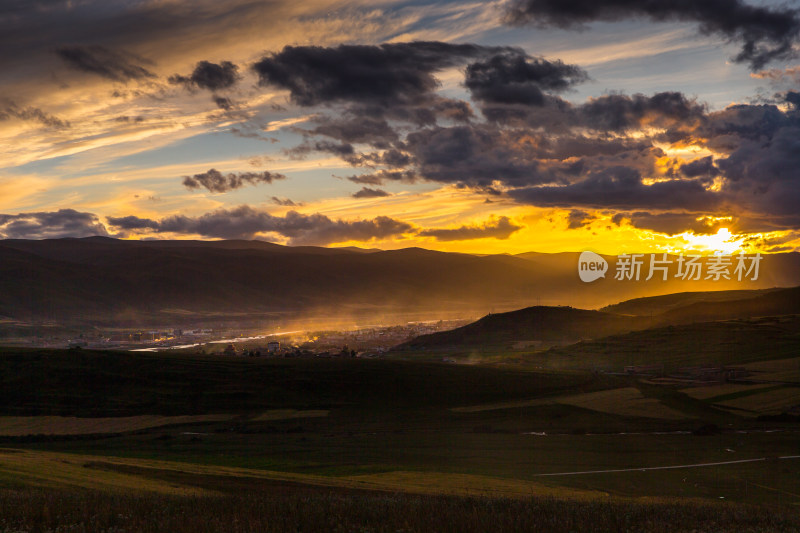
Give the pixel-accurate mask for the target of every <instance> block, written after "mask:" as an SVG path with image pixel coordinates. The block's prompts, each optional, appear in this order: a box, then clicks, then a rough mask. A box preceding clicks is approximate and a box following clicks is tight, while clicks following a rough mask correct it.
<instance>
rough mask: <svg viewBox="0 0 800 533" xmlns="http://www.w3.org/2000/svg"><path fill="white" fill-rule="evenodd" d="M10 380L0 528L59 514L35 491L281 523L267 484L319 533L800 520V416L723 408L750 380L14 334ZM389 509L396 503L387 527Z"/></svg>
mask: <svg viewBox="0 0 800 533" xmlns="http://www.w3.org/2000/svg"><path fill="white" fill-rule="evenodd" d="M762 363H763V365H762V366H763V370H764V372H772V373H774V372H777V371H780V370H781V369H783V370H784V371H788V372H791V371H793V368H794V367H792V366H791V365H789V366H786V365H785V364H783V363H776V364H777V366H775V365H773V366H769V365H766V360H764V361H762ZM784 367H786V368H784ZM0 384H1V385H2V389H1V390H2V397H3V402H2V403H0V427H1V426H2V422H3V421H4V420H5V421H6V422H7V423H8V422H10V421H14V423H15V424H16V426H14V427H16V428H17V429H16V430H15V431H13V432H11V431H6V435H5V436H0V448H2V449H0V513H3V514H2V516H4V517H14V516H16V517H17V518H13V519H9V518H5V519H6V522H4V523H0V531H3V530H4V529H3V528H5V530H9V531H14V530H20V529H21V530H26V529H25V527H23V526H22V525H20V524H23V522H24V520H28V519H31V520H34V521H35V520H39V522H38V523H39V524H43V523H45V522H47V520H50V522H47V523H52V522H53V521H57V519H56V518H54V517H53V516H50V517H49V518H48V517H46V516H43V515H36V516H38V517H39V518H37V519H32V518H30V517H27V518H26V517H25V516H22V515H20V514H19V512H17V511H16V510H15V509H16V508H15V507H14V504H12V503H11V502H14V501H15V500H14V498H22V496H21V495H27V496H25V497H26V498H27V499H26V500H25V501H26V502H27V501H49V502H52V505H55V506H56V507H58V509H59V514H58V516H61V517H62V518H63V519H64V520H67V518H66V517H70V518H69V520H74V521H75V523H79V522H81V521H85V520H88V519H89V518H90V517H87V516H84V515H82V514H81V512H82V511H81V509H84V510H86V509H89V508H90V504H89V502H93V501H97V502H102V503H101V505H102V506H103V508H104V509H107V512H106V511H104V513H106V514H103V516H104V517H105V518H102V520H106V522H104V524H105V525H104V526H103V527H105V528H106V530H108V531H112V530H113V527H120V528H125V527H129V528H133V530H140V529H138V528H139V527H144V526H143V525H142V524H143V523H144V522H137V521H138V520H141V516H144V515H146V514H147V513H151V516H156V515H152V513H157V511H156V510H155V508H154V507H151V506H152V501H153V500H152V499H153V498H156V497H157V498H166V500H165V501H168V502H169V505H167V506H166V508H165V510H164V511H163V512H164V514H163V516H161V518H160V520H162V521H164V523H170V521H172V520H177V519H178V518H177V517H178V516H179V515H180V513H185V512H187V511H186V510H187V509H190V508H198V507H200V508H202V509H203V512H206V510H207V509H214V508H216V506H223V503H222V502H229V503H228V504H226V505H227V506H228V508H230V509H240V512H241V513H242V514H240V515H238V516H240V517H241V519H242V520H245V521H246V522H245V523H242V524H239V525H238V526H236V527H240V529H239V530H241V531H261V530H270V527H274V528H275V529H274V530H276V531H277V530H285V528H284V529H281V528H280V527H278V526H266V525H264V524H265V523H264V522H263V520H264V518H263V517H257V516H255V515H253V516H251V515H249V514H248V513H245V512H244V511H241V509H242V507H241V506H243V505H244V503H243V502H246V501H249V500H247V498H254V497H256V495H261V496H260V498H261V501H263V502H264V503H263V504H260V505H262V506H266V507H263V509H264V512H268V513H273V514H272V515H269V516H272V517H273V519H274V518H275V516H277V515H276V514H275V513H279V514H280V516H287V517H291V518H287V519H286V520H289V521H288V522H285V527H286V528H289V529H293V530H294V529H299V530H306V531H312V530H315V528H323V529H329V530H341V531H358V530H359V529H358V528H357V527H356V526H354V524H372V525H371V526H364V530H367V531H397V530H407V531H426V530H429V529H430V528H429V527H425V525H424V524H425V523H426V522H424V520H423V518H421V517H419V516H418V513H420V512H427V513H437V516H441V517H442V518H441V519H442V520H445V517H446V524H447V525H446V527H445V526H444V525H443V526H442V527H440V528H438V530H441V531H481V530H486V527H480V526H479V525H478V524H484V526H485V525H486V524H491V523H495V522H497V523H507V525H508V527H504V528H503V529H507V530H519V531H524V530H533V531H537V530H539V531H570V530H575V531H577V530H580V531H591V530H595V531H602V530H608V529H609V528H610V529H618V528H619V527H623V526H624V528H627V529H628V530H632V531H637V530H638V531H650V530H659V528H661V530H663V531H668V530H669V531H674V530H681V528H683V530H687V531H691V530H693V529H695V530H699V531H718V530H723V531H725V530H731V531H732V530H740V529H736V527H734V524H737V523H738V522H737V520H739V521H740V520H744V521H745V522H743V523H748V524H750V525H752V528H751V529H750V530H752V531H773V530H787V531H790V530H792V528H796V527H798V520H797V519H796V516H797V515H796V510H797V506H798V505H800V491H798V490H797V483H796V480H797V476H798V475H800V460H797V459H793V458H790V457H791V456H795V455H797V454H798V450H800V426H798V425H797V424H796V423H792V422H786V421H769V420H760V419H758V418H756V417H754V416H752V414H750V413H744V412H742V413H739V412H737V411H736V410H734V409H722V408H719V407H718V406H716V405H715V403H716V402H717V401H719V397H720V396H722V397H723V398H724V397H725V395H730V394H734V395H735V394H736V393H737V392H739V391H731V390H729V389H725V388H724V386H721V387H723V388H721V389H720V391H719V394H713V393H708V395H705V396H703V397H692V396H691V395H690V394H687V391H686V390H685V389H682V388H680V387H670V386H659V385H654V384H650V383H648V382H646V381H639V380H637V379H635V378H629V377H621V376H612V375H607V374H603V373H597V372H591V371H581V370H555V369H536V368H534V367H533V366H532V365H524V364H511V365H463V364H447V363H434V362H425V361H416V360H413V358H411V359H408V360H392V359H377V360H370V359H366V360H364V359H349V358H348V359H264V358H221V357H209V356H200V355H186V354H131V353H114V352H91V351H41V350H12V349H6V350H4V351H3V352H2V353H0ZM767 390H768V389H767ZM747 392H749V391H747ZM734 399H735V398H734ZM26 424H27V425H26ZM59 424H61V425H62V426H66V427H67V429H70V431H64V430H63V428H62V430H61V431H55V430H53V428H55V427H58V425H59ZM9 427H10V426H9ZM26 427H27V428H29V432H27V433H26V431H24V429H25V428H26ZM703 427H706V428H707V427H713V428H717V429H715V430H714V431H710V432H709V431H698V430H699V429H700V428H703ZM48 428H49V429H48ZM59 433H60V434H59ZM695 433H696V434H695ZM663 467H677V468H668V469H663ZM609 470H614V472H608V471H609ZM31 490H33V491H34V492H30V491H31ZM206 500H207V501H208V502H209V503H207V504H199V503H198V502H199V501H206ZM732 502H735V504H736V505H734V504H733V503H732ZM30 505H33V504H30ZM298 505H302V506H305V507H308V508H309V509H310V511H309V513H310V514H309V516H306V515H304V514H302V513H299V514H298V513H295V514H292V513H293V512H292V511H290V510H287V509H294V508H296V507H297V506H298ZM751 505H752V506H753V507H748V506H751ZM59 506H61V507H59ZM64 506H66V507H64ZM331 506H334V507H335V508H336V509H338V510H339V511H337V512H341V513H344V514H341V515H338V518H335V520H338V522H336V523H335V524H333V523H331V522H328V521H327V520H334V518H327V514H326V511H325V510H329V509H331ZM256 508H261V507H259V506H256ZM130 509H137V510H136V511H130ZM376 509H383V511H384V512H385V513H388V515H387V516H391V517H393V518H391V519H390V520H389V521H387V522H385V523H381V524H376V523H375V522H374V520H375V519H376V518H375V517H377V516H379V515H377V514H373V513H374V512H376V511H374V510H376ZM464 509H470V513H472V516H474V517H475V521H476V522H474V523H472V522H469V521H466V522H465V521H464V520H465V519H464V517H463V516H460V517H459V516H456V515H458V514H459V513H461V512H463V510H464ZM117 511H119V512H118V513H117V514H119V515H121V516H127V517H128V521H127V522H126V521H125V520H121V521H120V522H118V523H116V522H114V520H116V519H115V518H113V517H114V516H117V515H115V514H114V513H115V512H117ZM129 511H130V512H129ZM556 512H560V513H562V514H563V513H566V514H567V516H566V517H560V518H559V517H557V516H555V515H551V514H545V515H544V516H543V515H542V513H556ZM15 513H16V514H15ZM515 513H516V514H515ZM619 513H622V515H623V516H619ZM681 513H683V515H684V516H687V517H693V518H691V519H683V518H681V519H679V520H678V519H676V518H675V517H676V516H677V515H678V514H681ZM101 514H102V513H101ZM595 515H596V518H594V519H593V518H592V516H595ZM98 516H99V515H98ZM231 516H232V515H231ZM259 516H260V515H259ZM513 516H518V517H519V519H518V520H517V519H515V518H514V517H513ZM312 517H316V518H313V520H312ZM403 517H405V518H403ZM307 518H308V520H311V521H310V522H306V521H305V520H306V519H307ZM96 519H97V520H101V519H100V518H96ZM427 519H428V520H435V518H433V517H432V516H427ZM9 520H12V521H9ZM13 520H16V522H15V521H13ZM314 520H316V522H315V521H314ZM320 520H322V522H320ZM403 520H405V522H404V521H403ZM675 520H677V522H676V521H675ZM748 520H749V522H747V521H748ZM498 521H499V522H498ZM506 521H508V522H506ZM670 521H672V522H674V525H675V528H674V529H669V528H668V527H667V526H666V524H669V523H670ZM428 523H432V522H428ZM115 524H116V525H115ZM124 524H127V525H124ZM131 524H133V525H131ZM136 524H138V525H136ZM442 524H445V522H443V523H442ZM610 524H611V525H610ZM692 524H694V526H696V527H691V526H692ZM697 526H700V527H697ZM186 527H189V526H186ZM208 527H209V528H210V529H203V528H202V527H201V528H200V529H196V530H197V531H204V530H208V531H222V530H224V529H221V528H219V527H218V528H216V529H214V527H212V526H208ZM359 527H360V526H359ZM392 527H393V528H394V529H391V528H392ZM15 528H16V529H15ZM337 528H338V529H337ZM592 528H595V529H592ZM29 529H30V528H29ZM34 529H35V528H34ZM43 530H46V529H43ZM144 530H146V529H144ZM175 530H176V531H183V530H188V529H175ZM231 530H236V529H235V528H234V529H231ZM317 530H318V529H317Z"/></svg>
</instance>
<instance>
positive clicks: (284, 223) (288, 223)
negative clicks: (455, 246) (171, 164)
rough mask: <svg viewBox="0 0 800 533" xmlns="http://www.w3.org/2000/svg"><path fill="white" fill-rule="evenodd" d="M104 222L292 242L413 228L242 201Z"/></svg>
mask: <svg viewBox="0 0 800 533" xmlns="http://www.w3.org/2000/svg"><path fill="white" fill-rule="evenodd" d="M108 222H109V224H111V225H112V226H114V227H117V228H119V229H121V230H134V231H135V230H143V229H146V230H149V231H151V232H155V233H178V234H197V235H202V236H204V237H212V238H222V239H253V238H255V237H256V236H257V235H258V234H260V233H276V234H279V235H282V236H284V237H287V238H288V239H289V243H290V244H293V245H297V244H304V245H325V244H330V243H335V242H344V241H350V240H355V241H368V240H371V239H385V238H391V237H396V236H400V235H402V234H404V233H408V232H410V231H411V230H412V229H413V227H412V226H411V224H408V223H406V222H402V221H400V220H395V219H393V218H390V217H385V216H380V217H376V218H374V219H366V220H350V221H348V220H333V219H331V218H329V217H327V216H325V215H321V214H319V213H316V214H312V215H305V214H301V213H298V212H297V211H289V212H288V213H286V215H284V216H282V217H280V216H274V215H270V214H269V213H265V212H263V211H258V210H255V209H253V208H252V207H249V206H246V205H243V206H240V207H237V208H234V209H230V210H228V209H220V210H217V211H213V212H211V213H206V214H204V215H201V216H198V217H187V216H183V215H174V216H170V217H166V218H163V219H161V220H152V219H143V218H138V217H120V218H117V217H109V218H108Z"/></svg>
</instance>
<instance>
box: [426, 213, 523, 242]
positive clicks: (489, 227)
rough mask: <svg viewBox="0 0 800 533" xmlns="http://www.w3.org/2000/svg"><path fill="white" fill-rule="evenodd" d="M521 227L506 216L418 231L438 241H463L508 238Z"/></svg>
mask: <svg viewBox="0 0 800 533" xmlns="http://www.w3.org/2000/svg"><path fill="white" fill-rule="evenodd" d="M521 229H522V226H517V225H516V224H514V223H513V222H511V220H510V219H509V218H508V217H507V216H501V217H498V218H492V219H491V220H489V221H487V222H484V223H483V224H480V225H472V226H461V227H460V228H452V229H447V228H442V229H427V230H422V231H420V232H419V235H421V236H423V237H433V238H435V239H436V240H438V241H465V240H471V239H508V238H509V237H510V236H511V234H512V233H514V232H515V231H519V230H521Z"/></svg>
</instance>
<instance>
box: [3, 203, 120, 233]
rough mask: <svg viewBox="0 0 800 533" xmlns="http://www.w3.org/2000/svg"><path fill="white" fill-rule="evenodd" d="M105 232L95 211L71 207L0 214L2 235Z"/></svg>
mask: <svg viewBox="0 0 800 533" xmlns="http://www.w3.org/2000/svg"><path fill="white" fill-rule="evenodd" d="M95 235H102V236H108V231H107V230H106V228H105V226H104V225H103V224H102V223H101V222H100V220H99V219H98V218H97V216H96V215H94V214H92V213H81V212H78V211H75V210H74V209H60V210H59V211H52V212H38V213H19V214H17V215H2V214H0V237H2V238H4V239H60V238H65V237H76V238H77V237H92V236H95Z"/></svg>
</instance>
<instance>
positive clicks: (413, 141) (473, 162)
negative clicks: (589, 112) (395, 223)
mask: <svg viewBox="0 0 800 533" xmlns="http://www.w3.org/2000/svg"><path fill="white" fill-rule="evenodd" d="M518 133H519V132H514V131H506V130H502V129H497V128H492V127H490V126H485V125H477V124H476V125H465V126H454V127H449V128H444V127H435V128H426V129H424V130H418V131H415V132H412V133H410V134H409V135H408V136H407V137H406V142H405V145H404V146H405V148H406V149H407V150H408V152H410V153H411V154H412V155H413V161H414V165H415V166H416V170H417V173H418V174H419V175H420V176H421V177H423V178H424V179H427V180H430V181H439V182H443V183H461V184H466V185H469V186H475V187H489V186H491V185H492V183H494V181H495V180H500V181H502V182H504V183H507V184H515V183H533V182H537V181H538V180H542V179H543V180H545V181H549V180H550V178H549V177H547V178H545V177H543V175H542V173H541V172H540V165H539V161H538V159H537V157H536V156H537V153H538V150H537V148H536V147H535V146H533V145H530V144H528V143H526V142H525V141H524V139H520V137H519V136H518ZM526 133H527V132H526Z"/></svg>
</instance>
